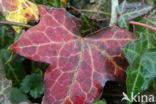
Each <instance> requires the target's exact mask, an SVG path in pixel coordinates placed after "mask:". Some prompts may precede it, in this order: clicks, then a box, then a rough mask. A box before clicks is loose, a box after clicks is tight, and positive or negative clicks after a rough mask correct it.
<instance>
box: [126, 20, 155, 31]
mask: <svg viewBox="0 0 156 104" xmlns="http://www.w3.org/2000/svg"><path fill="white" fill-rule="evenodd" d="M128 23H129V24H132V25H137V26H142V27H145V28H148V29H150V30H153V31H156V27H152V26H149V25H147V24H143V23H140V22H135V21H128Z"/></svg>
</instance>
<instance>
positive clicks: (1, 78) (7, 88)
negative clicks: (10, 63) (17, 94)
mask: <svg viewBox="0 0 156 104" xmlns="http://www.w3.org/2000/svg"><path fill="white" fill-rule="evenodd" d="M11 87H12V82H11V81H9V80H7V78H6V76H5V71H4V67H3V65H2V62H1V60H0V104H11V102H10V94H11Z"/></svg>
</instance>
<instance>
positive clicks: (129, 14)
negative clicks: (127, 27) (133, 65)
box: [117, 0, 152, 21]
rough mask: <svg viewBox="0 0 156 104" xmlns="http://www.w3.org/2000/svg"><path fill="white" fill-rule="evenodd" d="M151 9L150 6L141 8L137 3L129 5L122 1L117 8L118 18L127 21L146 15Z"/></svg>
mask: <svg viewBox="0 0 156 104" xmlns="http://www.w3.org/2000/svg"><path fill="white" fill-rule="evenodd" d="M151 9H152V6H148V5H145V6H143V5H141V3H139V2H134V3H129V2H127V1H126V0H124V1H123V3H121V4H120V5H119V6H118V7H117V12H118V14H120V18H121V17H123V18H125V19H126V20H127V21H128V20H131V19H134V18H136V17H138V16H141V15H144V14H146V13H147V12H149V11H150V10H151Z"/></svg>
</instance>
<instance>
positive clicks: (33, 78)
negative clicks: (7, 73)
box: [20, 74, 44, 98]
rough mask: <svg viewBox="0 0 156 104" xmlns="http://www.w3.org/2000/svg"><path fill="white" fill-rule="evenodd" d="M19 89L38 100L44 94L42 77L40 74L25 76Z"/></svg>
mask: <svg viewBox="0 0 156 104" xmlns="http://www.w3.org/2000/svg"><path fill="white" fill-rule="evenodd" d="M20 89H21V90H22V91H23V92H25V93H30V95H31V96H32V97H33V98H39V97H40V96H41V95H42V94H43V92H44V82H43V77H42V76H41V75H40V74H31V75H28V76H26V77H25V78H24V79H23V81H22V83H21V87H20Z"/></svg>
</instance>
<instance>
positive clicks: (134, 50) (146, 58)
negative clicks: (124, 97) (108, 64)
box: [122, 34, 156, 104]
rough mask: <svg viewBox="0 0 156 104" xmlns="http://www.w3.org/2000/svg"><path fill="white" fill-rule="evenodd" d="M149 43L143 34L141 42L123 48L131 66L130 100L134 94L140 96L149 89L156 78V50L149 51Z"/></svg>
mask: <svg viewBox="0 0 156 104" xmlns="http://www.w3.org/2000/svg"><path fill="white" fill-rule="evenodd" d="M147 42H148V41H147V40H146V38H144V35H143V34H141V38H140V40H136V41H134V42H131V43H129V44H127V45H126V46H124V47H123V48H122V50H123V52H124V54H125V56H126V58H127V59H128V62H129V64H130V66H129V67H128V70H127V81H126V84H127V94H128V97H129V98H131V95H132V93H133V94H134V95H138V94H139V93H141V92H143V91H145V90H146V89H147V88H149V86H150V84H151V81H152V80H153V79H154V78H155V77H156V58H155V57H156V48H153V49H148V48H147V47H148V44H147ZM131 100H132V99H131ZM128 104H132V102H128Z"/></svg>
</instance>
